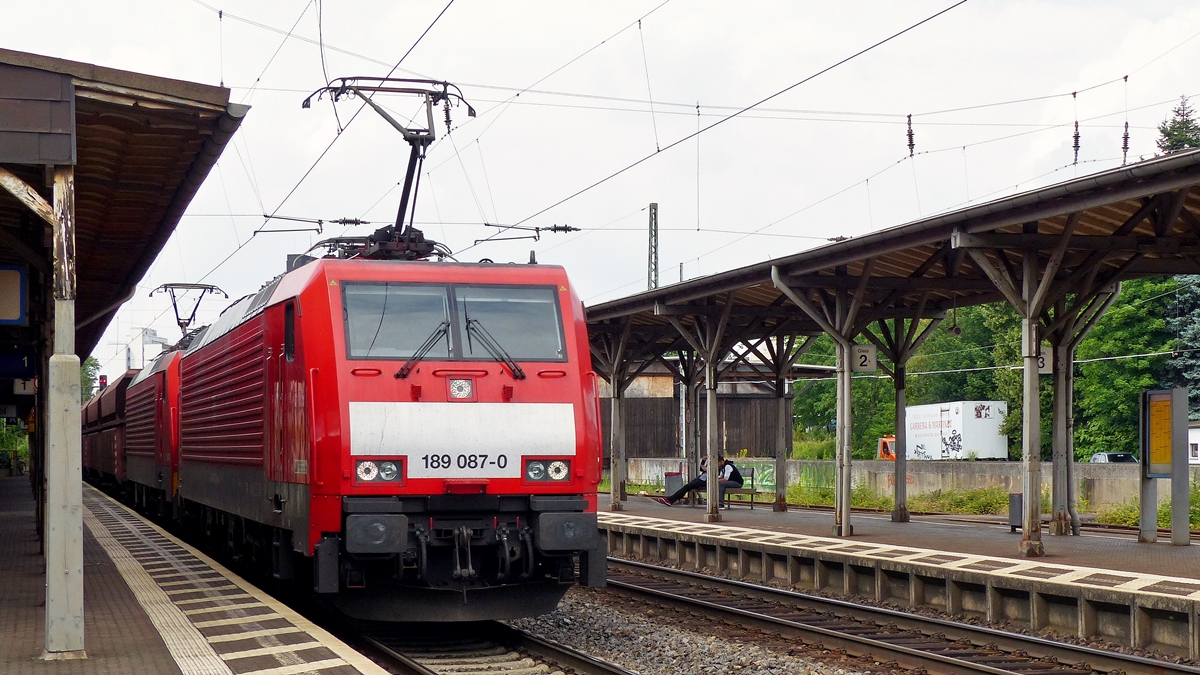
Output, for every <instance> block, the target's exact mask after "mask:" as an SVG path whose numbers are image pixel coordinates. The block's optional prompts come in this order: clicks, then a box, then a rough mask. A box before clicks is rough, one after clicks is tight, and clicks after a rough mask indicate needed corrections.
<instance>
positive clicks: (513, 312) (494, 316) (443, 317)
mask: <svg viewBox="0 0 1200 675" xmlns="http://www.w3.org/2000/svg"><path fill="white" fill-rule="evenodd" d="M342 293H343V295H342V298H343V304H342V306H343V315H344V318H345V323H346V346H347V354H348V356H349V358H352V359H407V358H409V357H411V356H413V354H415V353H417V352H418V351H419V350H420V349H421V348H422V345H424V344H425V343H426V342H427V341H430V340H432V341H433V344H432V346H431V347H430V348H429V350H428V351H426V352H425V354H424V358H426V359H440V360H491V359H492V358H493V355H492V354H490V353H489V352H488V350H487V346H486V344H485V343H486V339H491V340H493V341H494V342H495V343H496V344H498V345H499V346H500V347H501V348H502V349H503V350H504V352H505V353H507V354H508V355H510V356H512V358H514V359H516V360H519V361H563V360H565V359H566V347H565V344H564V339H563V329H562V318H561V313H560V312H559V307H558V293H557V292H556V289H554V288H552V287H539V286H489V285H480V284H473V285H450V286H446V285H442V284H415V283H365V282H364V283H358V282H347V283H344V284H342ZM481 334H483V335H486V338H485V339H481V337H480V336H481Z"/></svg>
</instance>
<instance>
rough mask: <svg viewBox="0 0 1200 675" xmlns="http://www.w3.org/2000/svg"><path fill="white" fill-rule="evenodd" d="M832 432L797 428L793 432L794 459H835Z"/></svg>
mask: <svg viewBox="0 0 1200 675" xmlns="http://www.w3.org/2000/svg"><path fill="white" fill-rule="evenodd" d="M834 441H835V439H834V437H833V435H832V434H828V433H822V432H815V431H808V430H805V429H797V430H795V431H793V432H792V459H809V460H815V459H833V456H834V449H835V448H834V446H835V445H836V444H835V442H834Z"/></svg>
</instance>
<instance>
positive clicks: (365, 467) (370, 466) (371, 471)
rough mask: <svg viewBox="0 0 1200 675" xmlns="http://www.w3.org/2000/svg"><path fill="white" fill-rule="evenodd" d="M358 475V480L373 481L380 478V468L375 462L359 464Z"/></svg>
mask: <svg viewBox="0 0 1200 675" xmlns="http://www.w3.org/2000/svg"><path fill="white" fill-rule="evenodd" d="M356 473H357V474H358V479H359V480H361V481H363V482H367V481H373V480H375V479H376V478H377V477H379V467H378V466H376V464H375V462H370V461H367V462H359V463H358V470H357V471H356Z"/></svg>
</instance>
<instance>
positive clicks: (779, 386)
mask: <svg viewBox="0 0 1200 675" xmlns="http://www.w3.org/2000/svg"><path fill="white" fill-rule="evenodd" d="M780 342H781V343H782V340H780ZM787 386H788V383H787V380H786V379H784V378H782V377H777V378H775V397H776V399H777V400H778V402H779V405H778V410H779V418H778V422H777V423H776V425H775V426H776V431H777V433H778V436H777V437H776V442H775V511H778V512H783V511H787V459H788V445H787V442H788V435H789V434H791V432H792V425H791V424H789V422H790V421H791V415H788V400H787Z"/></svg>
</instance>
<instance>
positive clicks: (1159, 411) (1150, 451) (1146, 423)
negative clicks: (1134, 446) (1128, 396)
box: [1142, 389, 1175, 478]
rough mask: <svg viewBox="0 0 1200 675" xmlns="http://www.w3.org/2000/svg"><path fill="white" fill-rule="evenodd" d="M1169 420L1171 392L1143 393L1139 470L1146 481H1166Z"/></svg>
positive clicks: (1171, 445)
mask: <svg viewBox="0 0 1200 675" xmlns="http://www.w3.org/2000/svg"><path fill="white" fill-rule="evenodd" d="M1172 424H1173V416H1172V411H1171V391H1170V390H1169V389H1160V390H1155V391H1147V392H1146V393H1145V394H1143V396H1142V467H1143V472H1144V475H1145V476H1146V478H1170V477H1171V460H1172V452H1173V449H1174V447H1175V444H1174V438H1173V436H1172Z"/></svg>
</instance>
